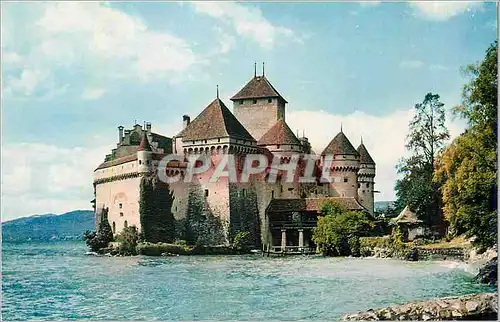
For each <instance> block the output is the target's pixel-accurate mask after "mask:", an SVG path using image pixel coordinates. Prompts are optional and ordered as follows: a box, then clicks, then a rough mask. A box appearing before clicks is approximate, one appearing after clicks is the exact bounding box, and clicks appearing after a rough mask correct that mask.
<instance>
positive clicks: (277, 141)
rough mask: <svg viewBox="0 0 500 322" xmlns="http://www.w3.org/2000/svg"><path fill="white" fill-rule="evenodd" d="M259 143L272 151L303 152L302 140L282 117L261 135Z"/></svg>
mask: <svg viewBox="0 0 500 322" xmlns="http://www.w3.org/2000/svg"><path fill="white" fill-rule="evenodd" d="M257 145H258V146H260V147H265V148H267V149H268V150H269V151H271V152H302V142H301V141H300V140H299V139H297V137H296V136H295V134H293V131H292V130H291V129H290V127H289V126H288V124H286V122H285V120H284V119H282V118H281V119H279V120H278V122H276V123H275V124H274V125H273V126H272V127H271V128H270V129H269V130H267V131H266V132H265V133H264V135H262V136H261V138H260V139H259V141H257Z"/></svg>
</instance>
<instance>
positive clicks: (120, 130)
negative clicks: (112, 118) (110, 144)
mask: <svg viewBox="0 0 500 322" xmlns="http://www.w3.org/2000/svg"><path fill="white" fill-rule="evenodd" d="M122 140H123V126H121V125H120V126H119V127H118V144H120V143H122Z"/></svg>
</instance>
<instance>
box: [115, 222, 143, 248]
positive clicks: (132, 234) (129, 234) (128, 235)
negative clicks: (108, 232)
mask: <svg viewBox="0 0 500 322" xmlns="http://www.w3.org/2000/svg"><path fill="white" fill-rule="evenodd" d="M137 240H138V233H137V228H136V227H135V226H130V227H125V228H124V229H123V230H122V232H121V233H120V235H118V236H117V241H118V242H120V246H119V248H118V251H119V252H120V254H121V255H136V254H137V250H136V247H137Z"/></svg>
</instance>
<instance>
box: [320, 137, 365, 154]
mask: <svg viewBox="0 0 500 322" xmlns="http://www.w3.org/2000/svg"><path fill="white" fill-rule="evenodd" d="M327 154H333V155H337V154H348V155H359V153H358V151H356V149H354V147H353V146H352V144H351V142H349V140H348V139H347V137H346V136H345V134H344V133H343V132H339V134H337V135H336V136H335V137H334V138H333V140H331V141H330V143H329V144H328V145H327V147H326V148H325V149H324V150H323V153H321V155H327Z"/></svg>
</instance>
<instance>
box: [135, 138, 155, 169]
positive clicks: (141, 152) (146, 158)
mask: <svg viewBox="0 0 500 322" xmlns="http://www.w3.org/2000/svg"><path fill="white" fill-rule="evenodd" d="M152 160H153V151H152V150H151V145H150V144H149V140H148V135H147V131H143V132H142V138H141V143H140V144H139V149H138V150H137V172H139V173H143V174H146V173H149V172H150V171H151V169H152Z"/></svg>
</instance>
